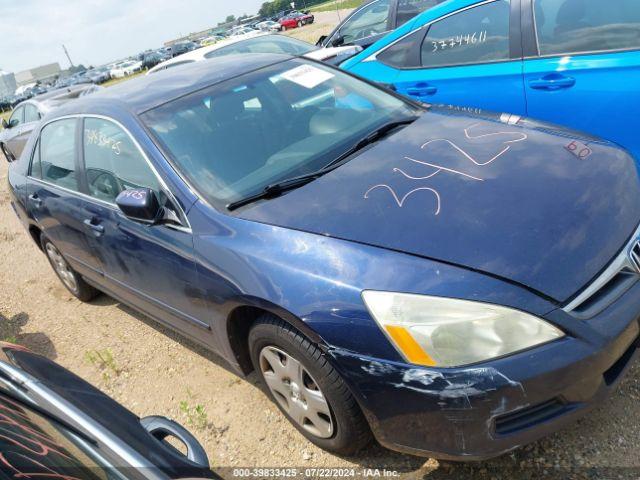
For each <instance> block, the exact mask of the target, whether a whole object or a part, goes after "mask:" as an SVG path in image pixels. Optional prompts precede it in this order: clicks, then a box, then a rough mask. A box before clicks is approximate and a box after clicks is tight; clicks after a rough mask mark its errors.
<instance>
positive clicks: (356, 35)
mask: <svg viewBox="0 0 640 480" xmlns="http://www.w3.org/2000/svg"><path fill="white" fill-rule="evenodd" d="M389 8H390V2H389V0H376V1H374V2H372V3H370V4H369V5H367V6H366V7H363V8H362V9H361V10H359V11H358V12H356V13H354V14H353V15H352V16H351V18H349V19H348V20H347V21H346V22H345V23H344V25H343V26H342V28H341V29H340V30H339V32H338V34H337V37H334V38H332V39H331V40H332V41H333V42H335V41H336V40H337V39H341V40H342V41H341V42H338V43H339V44H346V43H352V42H354V41H356V40H362V39H364V38H367V37H370V36H372V35H377V34H379V33H383V32H386V31H387V30H388V29H389V28H388V26H387V22H388V20H389Z"/></svg>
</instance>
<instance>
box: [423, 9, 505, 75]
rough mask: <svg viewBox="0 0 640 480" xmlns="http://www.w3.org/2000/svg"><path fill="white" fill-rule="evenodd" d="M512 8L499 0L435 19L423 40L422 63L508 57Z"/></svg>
mask: <svg viewBox="0 0 640 480" xmlns="http://www.w3.org/2000/svg"><path fill="white" fill-rule="evenodd" d="M509 12H510V7H509V1H508V0H496V1H494V2H491V3H487V4H484V5H480V6H477V7H474V8H470V9H468V10H463V11H461V12H459V13H456V14H454V15H452V16H450V17H447V18H445V19H443V20H440V21H439V22H435V23H434V24H433V25H431V27H430V28H429V31H428V32H427V36H426V37H425V39H424V42H423V44H422V65H423V66H424V67H439V66H445V65H465V64H474V63H475V64H479V63H486V62H493V61H498V60H508V59H509Z"/></svg>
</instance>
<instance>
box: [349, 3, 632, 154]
mask: <svg viewBox="0 0 640 480" xmlns="http://www.w3.org/2000/svg"><path fill="white" fill-rule="evenodd" d="M341 68H344V69H346V70H349V71H351V72H354V73H357V74H359V75H361V76H363V77H365V78H368V79H370V80H373V81H376V82H380V83H384V84H387V85H388V86H391V87H392V88H395V89H396V90H397V91H398V92H400V93H402V94H405V95H408V96H410V97H413V98H415V99H417V100H420V101H422V102H429V103H440V104H450V105H456V106H464V107H475V108H481V109H487V110H493V111H496V112H509V113H513V114H516V115H527V116H529V117H532V118H536V119H540V120H543V121H547V122H552V123H557V124H561V125H566V126H568V127H569V128H573V129H577V130H581V131H585V132H589V133H592V134H594V135H597V136H600V137H602V138H606V139H608V140H611V141H613V142H616V143H618V144H620V145H622V146H624V147H625V148H627V149H629V150H630V151H631V152H632V153H633V155H634V157H635V158H636V159H640V141H639V140H638V139H639V138H640V137H639V136H638V134H637V126H638V121H637V118H636V112H637V111H638V109H640V89H638V85H640V5H638V2H637V1H636V0H618V1H616V2H605V1H602V0H511V1H508V0H489V1H478V0H449V1H447V2H444V3H442V4H440V5H437V6H435V7H433V8H432V9H430V10H428V11H426V12H425V13H423V14H421V15H419V16H418V17H416V18H415V19H414V20H413V21H410V22H408V23H406V24H405V25H403V26H402V27H401V28H399V29H397V30H396V31H394V32H393V33H391V34H390V35H388V36H387V37H385V38H384V39H382V40H380V41H378V42H377V43H375V44H374V45H373V46H371V47H370V48H369V49H367V50H365V51H364V52H362V53H361V54H360V55H358V56H356V57H354V58H352V59H349V60H348V61H347V62H345V63H344V64H342V65H341Z"/></svg>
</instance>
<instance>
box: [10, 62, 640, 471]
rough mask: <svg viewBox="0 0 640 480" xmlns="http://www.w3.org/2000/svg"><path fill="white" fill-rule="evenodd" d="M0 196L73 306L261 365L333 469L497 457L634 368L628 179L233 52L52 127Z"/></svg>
mask: <svg viewBox="0 0 640 480" xmlns="http://www.w3.org/2000/svg"><path fill="white" fill-rule="evenodd" d="M9 182H10V187H11V188H10V189H11V204H12V206H13V208H14V209H15V211H16V212H17V214H18V216H19V217H20V219H21V220H22V222H23V223H24V226H25V227H26V228H27V229H28V231H29V234H30V235H31V237H32V238H33V239H34V241H35V242H36V243H37V244H38V245H39V246H40V247H41V248H42V250H43V252H44V253H45V254H46V256H47V257H48V259H49V261H50V263H51V265H52V267H53V268H54V270H55V272H56V273H57V275H58V276H59V277H60V279H61V281H62V282H63V283H64V285H65V286H66V287H67V288H68V289H69V291H70V292H72V293H73V294H74V295H76V296H77V297H78V298H80V299H81V300H90V299H91V298H92V297H93V296H95V295H96V294H97V292H98V291H102V292H105V293H107V294H109V295H112V296H113V297H115V298H117V299H120V300H121V301H122V302H125V303H127V304H129V305H131V306H133V307H135V308H137V309H139V310H141V311H143V312H144V313H146V314H148V315H149V316H151V317H153V318H155V319H157V320H158V321H160V322H163V323H165V324H167V325H169V326H170V327H171V328H173V329H175V330H177V331H179V332H181V333H182V334H184V335H186V336H189V337H191V338H193V339H194V340H196V341H198V342H200V343H202V344H203V345H205V346H206V347H207V348H210V349H211V350H214V351H216V352H218V353H219V354H220V355H221V356H223V357H224V358H225V359H227V360H228V361H229V362H230V364H231V365H232V366H233V368H234V369H235V370H237V371H238V372H239V373H244V374H246V373H248V372H250V371H252V370H256V371H257V372H258V375H259V377H260V378H261V379H262V380H263V382H264V385H265V391H266V392H267V394H268V395H270V397H271V398H272V399H273V400H274V402H275V403H276V404H277V405H278V407H279V408H280V409H281V410H282V412H283V414H284V415H285V416H286V417H287V418H288V419H289V420H290V421H291V422H292V423H293V425H295V427H296V428H297V429H298V430H299V431H300V432H301V433H302V434H303V435H305V436H306V437H307V438H308V439H310V440H311V441H312V442H314V443H315V444H317V445H319V446H320V447H322V448H325V449H327V450H329V451H332V452H337V453H340V454H351V453H354V452H355V451H357V450H358V449H360V448H362V447H363V446H365V445H366V444H367V443H368V442H369V441H370V439H371V438H372V437H375V438H376V439H377V440H378V441H379V442H380V443H382V444H383V445H385V446H387V447H389V448H392V449H396V450H399V451H403V452H410V453H415V454H423V455H433V456H436V457H440V458H458V459H476V458H485V457H491V456H495V455H498V454H500V453H503V452H506V451H509V450H511V449H513V448H515V447H516V446H518V445H522V444H525V443H527V442H530V441H533V440H535V439H537V438H539V437H541V436H543V435H545V434H548V433H549V432H552V431H554V430H556V429H558V428H559V427H561V426H562V425H565V424H566V423H567V422H570V421H571V420H573V419H575V418H576V417H577V416H579V415H581V414H584V413H585V412H587V411H588V410H589V409H590V408H593V407H594V406H595V405H597V404H598V402H599V401H600V400H601V399H602V398H603V397H604V396H606V395H607V393H608V392H610V391H611V389H612V388H613V386H614V385H615V384H616V382H617V381H618V380H619V379H620V378H621V376H622V374H623V372H624V371H625V369H626V367H627V366H628V365H629V363H630V362H631V361H632V359H633V357H634V356H635V354H636V348H637V345H638V343H637V342H638V340H637V339H638V334H639V325H638V316H639V314H640V283H639V282H638V279H639V278H640V265H639V264H638V258H640V256H639V254H640V252H639V249H640V243H638V238H639V235H640V232H639V231H638V226H639V224H640V182H639V180H638V175H637V172H636V168H635V166H634V162H633V160H632V158H631V157H630V156H629V155H628V154H627V153H626V152H625V151H624V150H622V149H620V148H618V147H617V146H615V145H613V144H611V143H608V142H606V141H603V140H599V139H597V138H593V137H589V136H587V135H583V134H579V133H576V132H572V131H568V130H563V129H561V128H558V127H553V126H551V125H545V124H540V123H536V122H532V121H528V120H526V119H523V118H518V117H513V116H511V115H488V116H484V117H482V116H479V115H472V114H469V113H464V112H456V111H452V110H447V109H437V108H424V107H423V106H420V105H418V104H414V103H412V102H410V101H408V100H406V99H404V98H403V97H400V96H398V95H396V94H394V93H390V92H386V91H385V90H382V89H380V88H379V87H377V86H375V85H373V84H370V83H367V82H365V81H362V80H360V79H358V78H355V77H353V76H351V75H349V74H347V73H345V72H342V71H340V70H336V69H334V68H332V67H329V66H326V65H322V64H319V63H315V62H313V61H311V60H307V59H300V58H292V57H288V56H282V55H267V54H256V55H252V54H248V55H244V56H228V57H224V58H220V59H215V60H210V61H207V62H199V63H197V64H192V65H187V66H183V67H177V68H175V69H171V70H167V71H164V72H159V73H158V74H156V75H152V76H149V77H146V78H144V79H135V80H132V81H130V82H127V83H125V84H121V85H118V86H115V87H113V88H110V89H108V90H105V91H102V92H99V93H96V94H94V95H92V96H89V97H86V98H84V99H81V100H78V101H76V102H73V103H69V104H68V105H65V106H64V107H62V108H60V109H58V110H56V111H55V112H52V113H51V114H50V115H48V116H47V117H46V118H45V119H44V120H43V121H42V123H41V124H40V125H39V126H38V128H37V129H36V131H35V132H34V135H33V136H32V137H31V138H30V140H29V143H28V145H27V147H26V148H25V150H24V153H23V155H22V156H21V158H20V159H18V160H17V161H15V162H12V164H11V166H10V172H9Z"/></svg>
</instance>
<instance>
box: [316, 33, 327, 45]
mask: <svg viewBox="0 0 640 480" xmlns="http://www.w3.org/2000/svg"><path fill="white" fill-rule="evenodd" d="M326 39H327V36H326V35H322V36H321V37H320V38H319V39H318V41H317V42H316V47H322V46H323V45H324V41H325V40H326Z"/></svg>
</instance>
